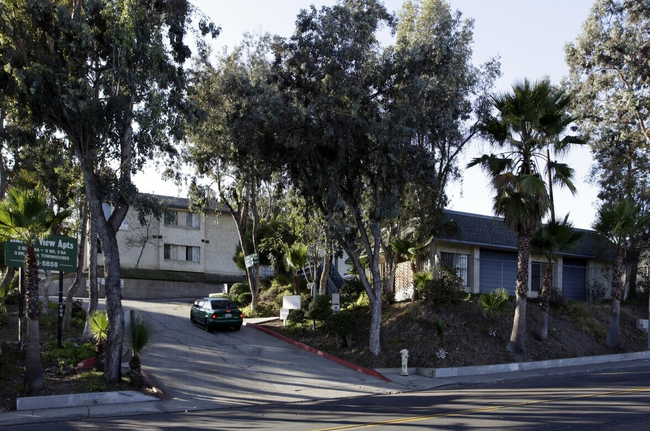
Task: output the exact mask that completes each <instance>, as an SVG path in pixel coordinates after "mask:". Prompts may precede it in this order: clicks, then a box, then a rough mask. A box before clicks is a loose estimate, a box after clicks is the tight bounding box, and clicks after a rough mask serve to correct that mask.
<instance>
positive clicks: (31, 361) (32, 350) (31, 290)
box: [23, 244, 45, 393]
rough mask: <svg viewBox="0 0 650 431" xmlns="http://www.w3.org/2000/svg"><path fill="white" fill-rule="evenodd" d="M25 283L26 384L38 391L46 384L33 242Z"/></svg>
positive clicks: (27, 258) (28, 255)
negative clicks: (42, 360) (42, 363)
mask: <svg viewBox="0 0 650 431" xmlns="http://www.w3.org/2000/svg"><path fill="white" fill-rule="evenodd" d="M23 282H24V283H25V286H26V290H27V299H26V307H25V309H26V311H27V313H26V314H27V333H26V340H25V355H26V360H25V385H26V386H27V389H28V390H29V392H30V393H38V392H40V390H41V389H42V388H43V386H44V384H45V378H44V377H43V367H42V365H41V341H40V333H39V325H38V323H39V322H38V318H39V311H40V304H39V289H38V264H37V257H36V251H35V250H34V245H33V244H28V245H27V251H26V252H25V277H24V280H23Z"/></svg>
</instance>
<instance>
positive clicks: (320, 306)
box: [308, 295, 332, 322]
mask: <svg viewBox="0 0 650 431" xmlns="http://www.w3.org/2000/svg"><path fill="white" fill-rule="evenodd" d="M308 310H309V317H310V318H311V319H314V320H320V321H323V322H324V321H326V320H327V318H328V317H329V316H330V315H331V314H332V300H331V298H330V296H329V295H316V298H314V299H313V300H312V301H311V302H310V303H309V308H308Z"/></svg>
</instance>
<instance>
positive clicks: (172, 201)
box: [151, 195, 228, 212]
mask: <svg viewBox="0 0 650 431" xmlns="http://www.w3.org/2000/svg"><path fill="white" fill-rule="evenodd" d="M151 196H153V197H155V198H156V199H158V201H159V202H160V203H161V204H163V205H164V206H165V207H166V208H174V209H182V210H187V209H189V207H190V200H189V198H180V197H174V196H163V195H151ZM216 207H217V206H216V202H212V203H211V205H210V209H212V210H215V209H216ZM221 212H228V210H227V209H224V208H222V209H221Z"/></svg>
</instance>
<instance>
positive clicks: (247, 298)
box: [237, 292, 253, 307]
mask: <svg viewBox="0 0 650 431" xmlns="http://www.w3.org/2000/svg"><path fill="white" fill-rule="evenodd" d="M252 301H253V294H252V293H250V292H244V293H241V294H240V295H239V296H237V302H239V303H240V304H241V305H242V306H244V307H245V306H247V305H249V304H250V303H251V302H252Z"/></svg>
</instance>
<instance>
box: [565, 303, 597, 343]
mask: <svg viewBox="0 0 650 431" xmlns="http://www.w3.org/2000/svg"><path fill="white" fill-rule="evenodd" d="M562 310H563V311H564V313H565V314H566V315H567V316H568V317H569V318H570V319H571V320H572V321H573V323H574V324H575V325H576V327H577V328H578V329H579V330H580V331H582V332H584V333H585V334H587V335H588V336H589V337H591V338H592V339H594V340H596V341H597V342H599V343H603V342H604V341H605V339H606V338H607V328H606V327H605V325H603V324H602V323H601V322H599V321H598V320H597V319H596V318H595V317H593V315H592V313H591V312H590V311H589V309H588V306H587V305H585V304H581V303H578V302H575V301H567V302H566V303H565V304H564V305H563V306H562Z"/></svg>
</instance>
